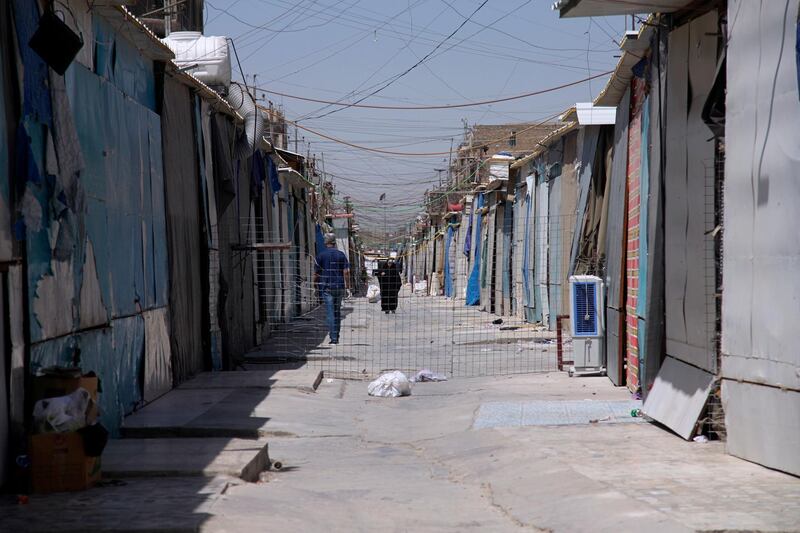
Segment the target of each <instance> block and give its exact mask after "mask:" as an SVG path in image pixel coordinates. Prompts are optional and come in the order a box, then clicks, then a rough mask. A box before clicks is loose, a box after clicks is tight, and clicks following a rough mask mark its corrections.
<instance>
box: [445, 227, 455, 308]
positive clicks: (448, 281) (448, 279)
mask: <svg viewBox="0 0 800 533" xmlns="http://www.w3.org/2000/svg"><path fill="white" fill-rule="evenodd" d="M452 242H453V228H452V227H448V228H447V237H446V238H445V243H444V295H445V296H447V297H448V298H451V297H452V296H453V272H452V269H451V268H450V257H451V255H452V254H451V253H450V246H451V244H452Z"/></svg>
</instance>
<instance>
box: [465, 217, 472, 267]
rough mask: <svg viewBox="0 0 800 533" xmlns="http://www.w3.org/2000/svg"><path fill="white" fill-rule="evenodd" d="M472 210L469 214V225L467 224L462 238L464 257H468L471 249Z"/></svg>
mask: <svg viewBox="0 0 800 533" xmlns="http://www.w3.org/2000/svg"><path fill="white" fill-rule="evenodd" d="M473 211H474V210H473V209H470V212H469V223H468V224H467V235H466V237H465V238H464V255H466V256H467V257H469V252H470V250H471V249H472V218H473V216H474V214H473Z"/></svg>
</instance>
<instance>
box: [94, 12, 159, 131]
mask: <svg viewBox="0 0 800 533" xmlns="http://www.w3.org/2000/svg"><path fill="white" fill-rule="evenodd" d="M83 10H84V11H85V8H84V9H83ZM93 20H94V33H95V40H94V49H95V62H94V65H95V73H96V74H97V75H98V76H101V77H103V78H105V79H107V80H108V81H110V82H111V83H113V84H114V85H115V86H116V87H117V89H119V90H120V91H122V92H123V93H124V94H125V95H126V96H129V97H131V98H133V99H134V100H135V101H136V102H138V103H139V104H141V105H143V106H145V107H147V108H148V109H150V110H152V111H155V109H156V84H155V76H154V71H153V61H152V60H150V59H148V58H147V57H146V56H145V55H144V54H142V53H141V52H140V51H139V50H138V49H137V48H136V46H134V45H133V43H131V42H130V41H128V40H127V39H126V38H124V37H123V36H121V35H118V34H117V31H116V30H115V29H114V27H113V25H112V24H111V23H110V22H108V21H107V20H105V19H104V18H103V17H101V16H95V17H93ZM91 44H92V43H91V41H89V43H87V44H86V45H84V47H86V46H91ZM120 124H124V123H120Z"/></svg>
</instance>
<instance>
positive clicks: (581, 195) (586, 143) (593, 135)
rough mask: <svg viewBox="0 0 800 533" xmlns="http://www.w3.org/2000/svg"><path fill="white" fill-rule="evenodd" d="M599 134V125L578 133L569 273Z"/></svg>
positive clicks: (575, 256) (572, 268)
mask: <svg viewBox="0 0 800 533" xmlns="http://www.w3.org/2000/svg"><path fill="white" fill-rule="evenodd" d="M599 136H600V126H586V127H585V128H581V130H580V132H579V134H578V151H579V154H580V159H579V161H580V170H579V177H578V205H577V211H576V213H577V217H576V220H575V232H574V234H573V237H572V252H571V254H570V262H569V263H570V268H569V275H570V276H571V275H573V274H574V273H575V267H576V263H577V260H578V253H579V250H580V247H581V240H582V239H583V226H584V221H585V219H586V210H587V206H588V204H589V193H590V190H591V186H592V174H593V170H592V168H593V167H594V164H595V154H596V152H597V144H598V140H599Z"/></svg>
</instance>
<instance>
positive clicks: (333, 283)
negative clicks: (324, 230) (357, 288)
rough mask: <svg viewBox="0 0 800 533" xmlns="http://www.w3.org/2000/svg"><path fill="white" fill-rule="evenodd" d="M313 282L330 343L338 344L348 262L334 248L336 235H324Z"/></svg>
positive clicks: (348, 267)
mask: <svg viewBox="0 0 800 533" xmlns="http://www.w3.org/2000/svg"><path fill="white" fill-rule="evenodd" d="M315 260H316V269H315V272H314V282H315V283H317V284H318V287H319V290H320V292H321V293H322V299H323V300H324V302H325V312H326V313H327V316H328V332H329V334H330V337H331V340H330V342H331V344H339V330H340V329H341V327H342V299H343V298H344V296H345V291H349V290H350V263H348V261H347V256H346V255H344V253H342V252H341V251H339V250H337V249H336V236H335V235H334V234H332V233H328V234H327V235H325V249H324V250H322V251H321V252H320V253H318V254H317V257H316V258H315Z"/></svg>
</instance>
